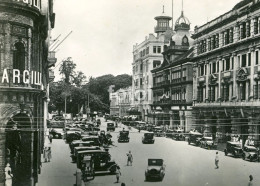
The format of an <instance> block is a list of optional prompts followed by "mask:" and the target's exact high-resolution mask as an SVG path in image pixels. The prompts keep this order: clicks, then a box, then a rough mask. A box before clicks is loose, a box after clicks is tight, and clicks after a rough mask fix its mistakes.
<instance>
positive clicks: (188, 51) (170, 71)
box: [150, 11, 193, 131]
mask: <svg viewBox="0 0 260 186" xmlns="http://www.w3.org/2000/svg"><path fill="white" fill-rule="evenodd" d="M174 30H175V33H174V35H173V37H172V39H171V41H170V45H169V46H167V45H165V46H164V51H163V53H162V54H163V58H164V60H163V63H162V64H161V65H160V66H158V67H156V68H155V69H153V70H152V71H151V72H152V76H153V87H152V90H153V103H152V105H151V106H152V114H151V115H150V117H151V118H152V120H153V123H154V124H156V125H164V126H169V127H170V128H176V127H178V128H182V129H183V130H184V131H189V129H190V125H189V124H190V123H191V116H192V115H191V106H192V88H193V87H192V80H193V78H192V62H191V58H192V56H193V48H192V47H191V46H192V44H193V40H192V39H191V37H190V36H191V32H190V22H189V20H188V19H187V18H186V17H185V16H184V13H183V11H182V14H181V16H180V17H179V18H178V19H177V20H176V23H175V29H174Z"/></svg>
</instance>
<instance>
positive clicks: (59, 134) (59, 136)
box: [49, 129, 64, 139]
mask: <svg viewBox="0 0 260 186" xmlns="http://www.w3.org/2000/svg"><path fill="white" fill-rule="evenodd" d="M49 133H50V134H51V135H52V136H53V139H62V136H63V134H64V133H63V131H62V129H61V130H58V129H51V130H50V132H49Z"/></svg>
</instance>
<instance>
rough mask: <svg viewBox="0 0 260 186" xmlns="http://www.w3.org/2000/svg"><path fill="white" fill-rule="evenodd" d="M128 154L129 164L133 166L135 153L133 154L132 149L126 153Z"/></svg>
mask: <svg viewBox="0 0 260 186" xmlns="http://www.w3.org/2000/svg"><path fill="white" fill-rule="evenodd" d="M126 155H127V166H128V165H129V163H130V165H131V166H132V163H133V155H132V154H131V151H129V153H127V154H126Z"/></svg>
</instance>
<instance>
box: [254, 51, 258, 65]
mask: <svg viewBox="0 0 260 186" xmlns="http://www.w3.org/2000/svg"><path fill="white" fill-rule="evenodd" d="M255 64H256V65H258V51H256V52H255Z"/></svg>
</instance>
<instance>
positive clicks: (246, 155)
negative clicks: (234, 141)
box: [242, 145, 259, 161]
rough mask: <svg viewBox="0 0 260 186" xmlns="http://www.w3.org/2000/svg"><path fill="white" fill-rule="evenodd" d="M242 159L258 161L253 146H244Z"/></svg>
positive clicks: (257, 153)
mask: <svg viewBox="0 0 260 186" xmlns="http://www.w3.org/2000/svg"><path fill="white" fill-rule="evenodd" d="M242 158H243V160H249V161H258V159H259V150H258V149H257V148H256V147H255V146H247V145H245V146H244V149H243V154H242Z"/></svg>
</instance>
